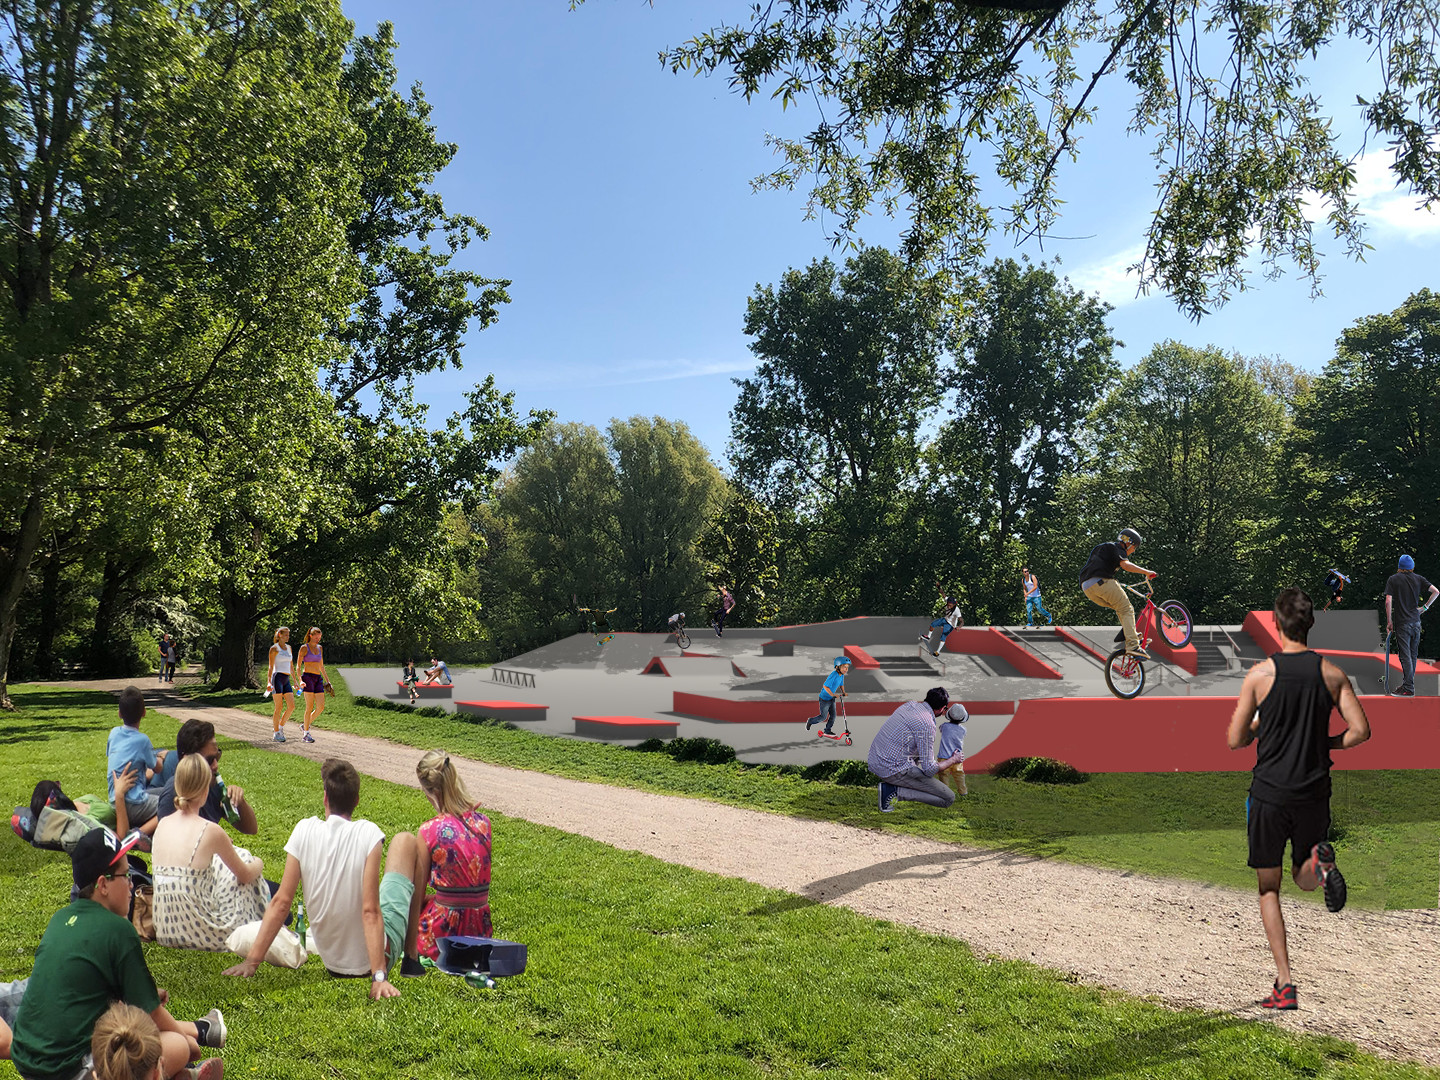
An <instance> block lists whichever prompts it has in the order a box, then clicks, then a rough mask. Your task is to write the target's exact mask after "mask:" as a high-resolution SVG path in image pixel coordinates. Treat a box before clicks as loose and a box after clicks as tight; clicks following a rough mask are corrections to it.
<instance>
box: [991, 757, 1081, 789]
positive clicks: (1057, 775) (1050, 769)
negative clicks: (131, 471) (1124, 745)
mask: <svg viewBox="0 0 1440 1080" xmlns="http://www.w3.org/2000/svg"><path fill="white" fill-rule="evenodd" d="M990 775H991V776H994V777H997V778H999V779H1001V780H1024V781H1025V782H1026V783H1028V784H1083V783H1085V781H1087V780H1089V779H1090V776H1089V774H1088V773H1083V772H1081V771H1080V770H1079V769H1077V768H1075V766H1073V765H1067V764H1065V762H1063V761H1056V760H1055V759H1054V758H1048V757H1012V758H1006V759H1005V760H1004V761H1002V762H1000V763H999V764H998V765H996V766H995V767H994V768H993V769H991V770H990Z"/></svg>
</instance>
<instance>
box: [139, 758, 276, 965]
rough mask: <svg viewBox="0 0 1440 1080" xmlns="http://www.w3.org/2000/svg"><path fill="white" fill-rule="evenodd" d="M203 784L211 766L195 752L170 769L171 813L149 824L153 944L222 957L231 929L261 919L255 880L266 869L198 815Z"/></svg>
mask: <svg viewBox="0 0 1440 1080" xmlns="http://www.w3.org/2000/svg"><path fill="white" fill-rule="evenodd" d="M210 783H211V774H210V766H209V764H208V763H207V762H206V761H205V759H204V758H203V757H201V756H200V755H199V754H190V755H189V756H187V757H186V758H185V759H184V760H182V761H181V762H180V764H179V766H178V767H177V768H176V769H175V813H173V814H171V815H170V816H169V817H166V818H163V819H162V820H161V822H160V824H159V825H158V826H157V827H156V829H155V837H154V839H153V841H152V845H153V846H152V849H151V859H152V868H151V869H152V872H153V876H154V880H155V940H156V942H158V943H159V944H161V945H169V946H171V947H172V948H177V949H207V950H209V951H211V952H224V951H225V939H226V938H227V937H229V936H230V933H231V932H232V931H233V930H235V929H236V928H237V927H240V926H244V925H245V924H246V923H249V922H255V921H256V920H258V919H260V918H262V917H263V916H264V914H265V906H266V904H268V903H269V901H270V890H269V888H268V886H266V884H265V881H264V879H263V878H262V877H261V876H260V875H261V874H262V873H263V872H264V869H265V864H264V863H263V862H262V861H261V860H260V859H259V858H257V857H256V856H253V855H251V854H250V853H249V852H248V851H246V850H245V849H244V848H237V847H236V846H235V845H234V844H232V843H231V842H230V837H229V836H228V835H226V833H225V830H224V829H222V828H221V827H220V826H219V825H217V824H215V822H213V821H206V820H205V819H204V818H202V817H201V816H200V808H201V807H202V806H204V805H205V799H206V797H207V796H208V795H209V793H210Z"/></svg>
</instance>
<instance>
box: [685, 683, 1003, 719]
mask: <svg viewBox="0 0 1440 1080" xmlns="http://www.w3.org/2000/svg"><path fill="white" fill-rule="evenodd" d="M955 700H957V701H962V702H964V705H965V707H966V708H967V709H968V710H970V712H971V714H972V715H976V716H1009V715H1010V714H1011V713H1012V712H1014V711H1015V702H1013V701H965V699H963V698H956V699H955ZM903 704H904V702H903V701H851V702H847V703H846V706H845V710H846V712H848V713H849V714H850V715H851V716H889V715H890V714H891V713H893V712H894V711H895V710H896V709H898V708H899V707H900V706H901V705H903ZM673 708H674V710H675V711H676V712H677V713H684V714H685V715H687V716H699V717H703V718H704V719H706V720H719V721H721V722H722V723H727V724H787V723H796V722H799V721H802V720H808V719H809V718H810V717H812V716H814V715H815V713H816V712H817V711H818V709H819V705H818V702H817V700H816V699H815V698H813V697H812V698H781V699H771V700H760V701H754V700H751V701H746V700H741V699H738V698H721V697H714V696H712V695H709V694H692V693H689V692H687V691H684V690H676V691H675V692H674V703H673Z"/></svg>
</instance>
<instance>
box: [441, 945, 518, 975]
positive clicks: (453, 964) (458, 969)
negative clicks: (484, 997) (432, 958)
mask: <svg viewBox="0 0 1440 1080" xmlns="http://www.w3.org/2000/svg"><path fill="white" fill-rule="evenodd" d="M435 945H436V947H437V948H438V949H439V951H440V956H439V958H438V959H437V960H436V962H435V966H436V967H437V968H439V969H440V970H441V971H443V972H445V973H446V974H447V975H468V974H470V973H471V972H474V971H479V972H485V973H487V974H489V975H491V976H493V977H494V978H497V979H499V978H503V977H505V976H506V975H519V974H520V973H521V972H523V971H524V970H525V959H526V957H525V951H526V950H525V946H524V945H521V944H520V943H519V942H516V941H502V940H501V939H500V938H488V937H460V936H457V937H440V938H436V939H435Z"/></svg>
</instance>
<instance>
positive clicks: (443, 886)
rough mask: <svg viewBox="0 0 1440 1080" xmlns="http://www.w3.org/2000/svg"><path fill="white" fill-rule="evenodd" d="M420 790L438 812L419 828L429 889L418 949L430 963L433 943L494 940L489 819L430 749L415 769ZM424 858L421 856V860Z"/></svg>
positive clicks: (442, 755)
mask: <svg viewBox="0 0 1440 1080" xmlns="http://www.w3.org/2000/svg"><path fill="white" fill-rule="evenodd" d="M415 775H416V776H417V777H418V778H419V780H420V787H421V790H423V791H424V792H425V794H426V796H427V797H428V798H429V799H430V803H431V805H432V806H434V807H435V809H436V810H437V811H438V813H437V814H436V815H435V816H434V817H433V818H431V819H430V820H429V821H427V822H426V823H425V824H424V825H422V826H420V829H419V836H420V845H421V847H422V848H424V849H425V851H426V852H428V854H429V862H430V872H429V878H430V887H431V888H432V889H434V892H433V893H432V894H430V895H429V896H427V897H426V898H425V907H424V909H423V910H422V911H421V913H420V919H419V925H418V936H417V941H416V947H417V949H418V951H419V954H420V955H421V956H428V957H430V958H431V959H432V960H433V959H435V958H436V957H438V956H439V955H440V949H439V946H437V945H436V944H435V939H436V938H442V937H461V936H469V937H493V936H494V934H493V928H492V926H491V923H490V819H489V818H487V817H486V816H485V815H484V814H482V813H481V812H480V811H479V810H478V809H477V804H476V801H475V800H474V799H472V798H471V797H470V793H469V792H468V791H466V790H465V784H464V783H463V782H462V781H461V779H460V776H459V774H458V773H457V772H456V771H455V766H454V765H452V764H450V756H449V755H448V754H446V753H444V752H443V751H441V750H431V751H430V752H429V753H427V754H426V755H425V756H424V757H422V758H421V759H420V763H419V764H418V765H416V766H415ZM423 858H424V856H423V855H422V860H423Z"/></svg>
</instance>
